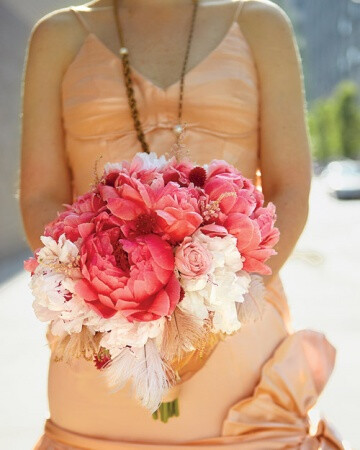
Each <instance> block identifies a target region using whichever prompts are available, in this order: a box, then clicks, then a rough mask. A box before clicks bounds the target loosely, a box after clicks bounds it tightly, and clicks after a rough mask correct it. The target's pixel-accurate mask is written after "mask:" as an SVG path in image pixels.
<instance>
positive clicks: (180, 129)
mask: <svg viewBox="0 0 360 450" xmlns="http://www.w3.org/2000/svg"><path fill="white" fill-rule="evenodd" d="M192 2H193V13H192V18H191V25H190V32H189V36H188V40H187V45H186V51H185V58H184V63H183V66H182V70H181V76H180V92H179V105H178V114H177V119H178V123H177V124H176V125H175V126H174V127H173V131H174V133H175V135H176V142H175V146H177V147H178V148H179V147H180V145H181V144H180V142H181V139H182V137H183V133H184V129H185V123H182V110H183V98H184V78H185V73H186V66H187V62H188V58H189V52H190V44H191V41H192V37H193V32H194V25H195V18H196V13H197V7H198V0H192ZM113 12H114V16H115V22H116V27H117V31H118V36H119V41H120V49H119V54H120V56H121V60H122V63H123V73H124V79H125V86H126V94H127V97H128V102H129V106H130V111H131V116H132V118H133V121H134V127H135V130H136V134H137V137H138V140H139V141H140V144H141V146H142V149H143V151H144V152H146V153H150V150H149V145H148V143H147V142H146V139H145V135H144V132H143V129H142V125H141V122H140V119H139V111H138V108H137V104H136V99H135V95H134V88H133V83H132V78H131V67H130V63H129V49H128V48H127V47H126V46H125V44H124V37H123V33H122V29H121V26H120V20H119V16H118V0H113Z"/></svg>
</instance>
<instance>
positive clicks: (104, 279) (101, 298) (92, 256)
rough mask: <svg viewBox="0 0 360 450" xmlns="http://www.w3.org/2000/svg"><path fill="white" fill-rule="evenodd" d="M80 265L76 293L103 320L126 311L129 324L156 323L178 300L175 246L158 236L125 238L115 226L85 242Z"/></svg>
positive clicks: (172, 308) (168, 312)
mask: <svg viewBox="0 0 360 450" xmlns="http://www.w3.org/2000/svg"><path fill="white" fill-rule="evenodd" d="M80 267H81V271H82V275H83V279H82V280H80V281H78V282H77V284H76V292H77V293H78V294H79V295H81V296H82V297H83V298H84V299H85V301H87V302H88V303H89V306H90V307H91V308H92V309H94V310H95V311H96V312H97V313H98V314H99V315H101V316H102V317H105V318H109V317H112V316H113V315H114V314H115V313H116V312H117V311H121V313H122V314H123V315H124V316H125V317H126V318H127V319H128V320H129V321H134V320H138V321H150V320H156V319H158V318H160V317H162V316H165V315H170V314H171V313H172V312H173V310H174V308H175V306H176V305H177V303H178V302H179V299H180V284H179V282H178V280H177V279H176V277H175V274H174V267H175V260H174V256H173V253H172V248H171V246H170V245H169V244H168V243H166V242H164V241H163V240H162V239H161V238H160V237H159V236H156V235H152V234H148V235H144V236H138V237H136V238H134V239H133V240H128V239H123V238H122V235H121V231H120V229H119V228H116V227H114V228H111V229H109V230H106V231H103V232H100V233H98V234H97V235H91V236H89V237H88V238H87V239H86V240H85V241H84V242H83V245H82V248H81V263H80Z"/></svg>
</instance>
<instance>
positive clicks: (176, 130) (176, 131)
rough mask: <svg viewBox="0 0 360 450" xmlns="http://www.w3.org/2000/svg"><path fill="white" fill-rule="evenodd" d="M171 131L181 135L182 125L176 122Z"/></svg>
mask: <svg viewBox="0 0 360 450" xmlns="http://www.w3.org/2000/svg"><path fill="white" fill-rule="evenodd" d="M173 131H174V133H175V134H176V135H177V136H181V134H182V133H183V132H184V126H183V125H182V124H181V123H178V124H176V125H175V126H174V127H173Z"/></svg>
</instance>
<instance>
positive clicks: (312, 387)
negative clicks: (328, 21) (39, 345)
mask: <svg viewBox="0 0 360 450" xmlns="http://www.w3.org/2000/svg"><path fill="white" fill-rule="evenodd" d="M242 4H243V1H241V2H240V3H239V6H238V8H237V11H236V15H235V17H234V21H233V23H232V25H231V27H230V28H229V30H228V32H227V33H226V35H225V36H224V38H223V39H222V41H221V42H220V44H219V45H218V46H217V47H216V48H215V49H214V50H213V51H212V52H211V53H210V54H209V55H208V56H207V57H206V58H204V59H203V60H202V61H201V62H200V63H199V64H198V65H197V66H195V67H194V68H193V69H191V70H190V71H189V72H188V73H187V75H186V81H185V102H184V110H183V118H184V120H186V121H187V123H188V129H187V132H186V136H185V140H184V143H185V144H186V145H187V146H188V148H189V149H190V155H191V157H192V159H193V160H194V161H196V162H197V163H198V164H204V163H206V162H209V161H210V160H211V159H214V158H217V159H225V160H227V161H228V162H229V163H231V164H234V165H235V166H236V167H238V168H239V169H240V170H241V171H242V172H243V174H244V175H245V176H246V177H248V178H251V179H253V180H255V174H256V170H257V168H258V148H259V146H258V130H259V82H258V78H257V71H256V66H255V62H254V59H253V55H252V52H251V49H250V47H249V45H248V43H247V41H246V39H245V37H244V35H243V33H242V31H241V29H240V27H239V25H238V22H237V17H238V14H239V13H240V10H241V7H242ZM71 9H72V11H73V12H74V14H76V17H77V18H78V19H79V21H80V23H81V24H82V26H84V28H85V29H86V30H87V32H88V34H87V37H86V38H85V40H84V42H83V45H82V46H81V48H80V50H79V52H78V53H77V55H76V56H75V58H74V59H73V61H72V62H71V63H70V65H69V67H68V68H67V71H66V73H65V74H64V77H63V82H62V107H63V125H64V129H65V133H66V154H67V157H68V161H69V166H70V167H71V170H72V179H73V193H74V197H75V196H77V195H79V194H82V193H84V192H86V191H87V190H88V189H89V185H90V183H91V182H92V181H93V177H94V172H93V170H94V163H95V160H96V159H97V158H98V157H99V155H102V159H101V160H100V163H99V168H98V170H99V171H100V170H101V166H102V165H103V164H105V163H106V162H107V161H111V162H115V161H120V160H123V159H127V160H130V159H131V158H132V156H133V155H134V154H135V153H136V152H138V151H141V146H140V144H139V142H138V140H137V137H136V134H135V131H134V127H133V122H132V119H131V116H130V112H129V106H128V101H127V96H126V91H125V87H124V80H123V74H122V63H121V60H120V59H119V57H118V56H117V55H116V54H114V53H113V52H112V51H111V50H109V49H108V48H107V47H106V46H105V44H104V43H103V42H102V41H101V40H100V39H99V38H98V37H97V36H96V35H95V34H94V33H92V32H91V31H90V30H89V29H88V26H87V24H86V22H85V20H84V16H83V15H82V14H81V8H80V7H77V8H75V7H72V8H71ZM133 77H134V78H133V79H134V87H135V96H136V99H137V101H138V105H139V111H140V114H141V121H142V124H143V128H144V132H145V135H146V138H147V141H148V142H149V145H150V149H151V150H152V151H155V152H156V153H158V154H159V155H160V154H163V153H166V152H168V151H169V150H170V147H171V145H172V143H173V142H174V134H173V131H172V127H173V125H174V124H175V123H176V122H177V121H176V114H177V106H178V95H179V82H176V83H173V84H172V85H171V86H169V87H168V88H167V89H163V88H160V87H158V86H156V85H155V84H154V83H153V82H152V81H151V80H149V79H147V78H146V77H144V76H143V75H141V74H140V73H139V72H137V71H136V70H135V69H133ZM266 299H267V308H266V309H265V313H264V315H263V318H262V319H261V320H259V321H257V322H255V323H252V324H248V325H245V326H243V327H242V328H241V330H240V331H239V332H238V333H237V334H235V335H233V336H231V337H229V338H228V339H226V340H225V341H220V343H219V344H218V345H217V346H216V348H215V350H214V351H213V353H212V355H211V356H210V358H209V359H208V361H207V362H206V364H205V365H204V367H202V368H201V369H200V370H199V371H198V372H197V373H196V374H195V375H193V376H192V378H190V379H189V380H188V381H186V382H184V383H183V385H182V387H181V391H180V397H179V403H180V416H179V417H177V418H172V419H170V420H169V422H168V423H166V424H164V423H162V422H160V421H155V420H153V418H152V417H151V414H149V412H148V411H147V410H145V409H144V408H143V407H142V406H141V405H140V404H139V403H137V401H136V400H134V398H133V397H132V396H131V395H130V389H129V387H128V386H126V387H125V388H124V389H122V390H121V391H118V392H117V393H114V394H110V393H109V392H108V390H107V386H106V385H105V382H104V381H103V379H102V378H101V377H100V376H99V373H98V371H97V369H96V368H95V367H94V365H93V363H91V362H87V361H85V360H77V361H76V362H75V364H73V365H71V366H70V365H68V364H66V363H64V362H55V361H53V360H52V359H51V360H50V366H49V379H48V398H49V409H50V417H49V418H48V419H47V420H46V423H45V430H44V434H43V435H42V436H41V438H40V440H39V441H38V443H37V444H36V447H35V449H36V450H43V449H44V450H45V449H47V450H55V449H56V450H71V449H77V448H81V449H91V450H95V449H96V450H108V449H109V450H110V449H119V450H120V449H121V450H125V449H126V450H127V449H129V450H130V449H155V448H160V449H169V450H171V449H178V450H180V449H182V448H184V449H185V448H186V449H195V448H198V447H202V448H209V449H220V448H221V449H224V448H225V447H226V448H229V449H247V450H251V449H257V450H259V449H275V448H276V449H279V448H301V449H319V448H320V447H321V448H322V449H342V448H344V447H343V443H342V441H341V439H340V437H339V436H338V435H337V434H336V432H335V430H333V429H332V428H331V427H330V425H329V424H328V423H327V422H326V420H325V419H320V420H319V421H318V423H316V424H314V423H312V424H311V421H310V419H309V416H308V414H307V413H308V411H309V410H310V408H311V407H312V406H313V405H314V404H315V403H316V400H317V398H318V396H319V394H320V393H321V391H322V390H323V388H324V386H325V384H326V383H327V380H328V378H329V377H330V375H331V372H332V370H333V366H334V362H335V354H336V350H335V348H334V347H333V346H332V345H331V344H330V343H329V342H328V340H327V339H326V337H325V335H323V334H322V333H320V332H316V331H311V330H300V331H296V332H294V330H293V329H292V326H291V320H290V316H289V310H288V304H287V299H286V295H285V293H284V290H283V286H282V283H281V280H280V277H279V276H277V277H276V278H275V279H274V281H273V283H272V284H271V285H270V286H269V287H268V288H267V294H266Z"/></svg>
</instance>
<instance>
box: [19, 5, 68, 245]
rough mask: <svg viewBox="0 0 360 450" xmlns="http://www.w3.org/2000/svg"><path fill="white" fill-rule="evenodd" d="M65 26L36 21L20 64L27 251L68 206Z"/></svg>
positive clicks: (61, 19)
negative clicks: (63, 97)
mask: <svg viewBox="0 0 360 450" xmlns="http://www.w3.org/2000/svg"><path fill="white" fill-rule="evenodd" d="M69 22H70V21H69V13H68V12H65V11H61V10H60V12H56V13H54V14H52V15H50V14H49V15H47V16H45V17H44V18H42V19H41V20H40V21H38V22H37V23H36V24H35V26H34V28H33V30H32V32H31V35H30V39H29V42H28V48H27V54H26V60H25V67H24V78H23V85H22V88H23V93H22V100H23V109H22V116H21V118H22V140H21V165H20V193H19V199H20V208H21V213H22V219H23V224H24V229H25V233H26V237H27V240H28V243H29V245H30V247H31V249H32V250H35V249H36V248H38V247H39V246H41V245H42V244H41V241H40V236H41V234H42V233H43V230H44V226H45V224H46V223H48V222H49V221H50V220H52V219H54V218H55V217H56V212H57V211H59V210H61V209H63V206H62V205H63V203H71V202H72V188H71V173H70V169H69V165H68V161H67V158H66V155H65V150H64V147H65V144H64V133H63V128H62V117H61V111H62V106H61V80H62V74H63V72H64V69H65V68H66V66H67V64H68V63H69V58H70V56H69V55H70V53H71V52H70V47H71V45H73V44H71V43H70V38H69V37H67V36H69V33H67V32H68V31H69V25H70V23H69Z"/></svg>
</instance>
